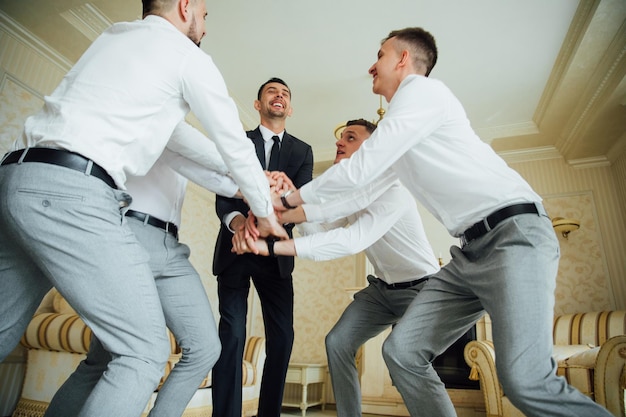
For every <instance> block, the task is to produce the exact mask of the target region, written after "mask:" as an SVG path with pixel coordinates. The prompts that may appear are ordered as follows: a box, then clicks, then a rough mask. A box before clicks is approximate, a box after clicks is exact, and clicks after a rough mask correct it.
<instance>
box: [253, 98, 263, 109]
mask: <svg viewBox="0 0 626 417" xmlns="http://www.w3.org/2000/svg"><path fill="white" fill-rule="evenodd" d="M254 109H255V110H256V111H260V110H261V102H260V101H259V100H254Z"/></svg>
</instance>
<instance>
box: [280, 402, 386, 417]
mask: <svg viewBox="0 0 626 417" xmlns="http://www.w3.org/2000/svg"><path fill="white" fill-rule="evenodd" d="M292 416H293V417H295V416H302V410H300V409H299V408H295V407H283V409H282V412H281V413H280V417H292ZM306 417H337V412H336V411H335V408H334V404H333V405H332V406H329V407H326V410H324V411H322V407H321V406H319V405H317V406H314V407H311V408H307V410H306ZM363 417H385V416H379V415H373V414H363Z"/></svg>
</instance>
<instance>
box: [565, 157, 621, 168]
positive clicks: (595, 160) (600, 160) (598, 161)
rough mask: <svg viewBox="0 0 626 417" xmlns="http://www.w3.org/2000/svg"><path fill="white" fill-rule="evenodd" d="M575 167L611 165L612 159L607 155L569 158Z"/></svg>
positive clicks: (569, 161)
mask: <svg viewBox="0 0 626 417" xmlns="http://www.w3.org/2000/svg"><path fill="white" fill-rule="evenodd" d="M567 163H568V164H570V165H571V166H572V167H574V168H578V169H582V168H598V167H607V166H610V165H611V161H609V159H608V158H607V157H606V156H594V157H591V158H581V159H569V160H568V161H567Z"/></svg>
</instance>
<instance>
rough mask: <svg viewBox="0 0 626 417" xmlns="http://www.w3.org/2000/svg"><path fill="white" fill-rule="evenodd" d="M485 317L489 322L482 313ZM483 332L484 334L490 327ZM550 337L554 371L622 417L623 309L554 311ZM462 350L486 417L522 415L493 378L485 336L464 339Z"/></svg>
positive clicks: (625, 368)
mask: <svg viewBox="0 0 626 417" xmlns="http://www.w3.org/2000/svg"><path fill="white" fill-rule="evenodd" d="M485 321H486V323H487V324H488V325H487V327H490V326H489V323H490V320H489V317H488V316H486V317H485ZM487 333H488V335H489V334H490V329H488V331H487ZM553 338H554V349H553V358H554V360H555V361H556V362H557V365H558V370H557V374H559V375H561V376H563V377H565V378H566V379H567V381H568V382H569V384H570V385H572V386H574V387H575V388H577V389H578V390H579V391H581V392H582V393H583V394H585V395H587V396H589V397H590V398H591V399H593V400H594V401H596V402H597V403H599V404H601V405H602V406H604V407H605V408H607V409H608V410H609V412H611V413H612V414H613V415H614V416H620V417H624V416H625V415H626V414H625V412H624V388H625V387H626V311H599V312H587V313H577V314H564V315H560V316H556V317H555V318H554V326H553ZM464 355H465V361H466V362H467V364H468V365H469V366H470V367H471V373H470V379H478V380H480V388H481V390H482V392H483V395H484V398H485V407H486V415H487V417H494V416H503V417H523V416H524V414H523V413H522V412H521V411H519V410H518V409H517V408H515V406H513V404H511V402H510V401H509V400H508V398H507V397H506V393H505V392H503V390H502V387H501V385H500V383H499V382H498V376H497V375H496V367H495V352H494V348H493V342H492V341H491V337H487V338H486V340H475V341H471V342H469V343H468V344H467V345H466V346H465V350H464Z"/></svg>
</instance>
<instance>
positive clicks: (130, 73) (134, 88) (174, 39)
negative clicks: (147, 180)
mask: <svg viewBox="0 0 626 417" xmlns="http://www.w3.org/2000/svg"><path fill="white" fill-rule="evenodd" d="M190 110H191V111H193V113H194V114H195V115H196V116H197V117H198V119H199V120H200V122H201V123H202V126H203V127H204V128H205V129H206V131H207V133H208V136H209V137H210V138H211V139H212V140H214V141H215V144H216V145H217V148H218V149H219V151H220V153H221V155H222V156H223V158H224V162H225V163H226V166H227V167H228V168H229V171H230V172H231V175H232V176H233V178H234V179H235V181H236V183H237V184H239V186H240V189H241V191H242V193H243V194H244V195H245V196H246V199H247V200H248V202H249V204H250V207H251V208H252V211H253V212H254V213H255V214H256V215H257V216H261V217H266V216H268V215H269V214H270V213H272V212H273V208H272V203H271V199H270V195H269V187H268V182H267V178H266V177H265V175H264V174H263V172H262V170H261V166H260V164H259V161H258V159H257V157H256V153H255V152H254V148H253V147H251V146H250V140H249V139H248V138H247V137H246V134H245V131H244V129H243V127H242V125H241V122H240V120H239V115H238V112H237V107H236V106H235V103H234V102H233V100H232V99H231V98H230V97H229V95H228V91H227V89H226V85H225V83H224V80H223V78H222V75H221V74H220V72H219V70H218V69H217V67H216V66H215V64H214V63H213V61H212V59H211V57H210V56H209V55H207V54H206V53H204V52H203V51H202V50H201V49H200V48H199V47H198V46H197V45H195V44H194V43H193V42H192V41H191V40H190V39H188V38H187V37H186V36H185V35H184V34H183V33H181V32H180V31H179V30H178V29H176V27H174V25H172V24H171V23H170V22H168V21H167V20H165V19H163V18H161V17H159V16H154V15H150V16H147V17H146V18H145V19H143V20H137V21H134V22H122V23H116V24H114V25H112V26H111V27H110V28H109V29H107V30H106V31H105V32H104V33H103V34H102V35H101V36H99V37H98V38H97V39H96V40H95V41H94V42H93V43H92V45H91V46H90V47H89V48H88V49H87V51H86V52H85V53H84V54H83V56H82V57H81V58H80V59H79V60H78V62H77V63H76V65H74V67H73V68H72V69H71V70H70V71H69V72H68V73H67V75H66V76H65V77H64V78H63V80H62V81H61V83H60V85H59V86H58V87H57V88H56V89H55V91H54V92H53V93H52V94H51V95H50V96H46V97H45V99H44V106H43V109H42V110H41V111H40V112H38V113H37V114H35V115H33V116H31V117H29V118H28V119H27V120H26V123H25V127H24V132H23V135H22V137H21V139H18V140H17V141H16V143H15V144H14V145H13V149H20V148H24V147H31V146H48V147H55V148H61V149H66V150H69V151H73V152H77V153H80V154H82V155H83V156H85V157H87V158H89V159H92V160H93V161H95V162H96V163H97V164H99V165H100V166H102V167H103V168H104V169H105V170H106V171H107V172H108V173H109V175H111V177H112V178H113V179H114V180H115V182H116V184H117V186H118V187H120V188H122V189H123V188H124V186H125V183H126V177H127V176H131V175H133V176H138V175H144V174H145V173H146V172H148V170H149V169H150V167H151V166H152V165H153V164H154V162H155V161H156V159H157V158H158V157H159V155H160V154H161V152H162V151H163V149H164V148H165V146H166V143H167V142H168V140H169V139H170V136H171V134H172V132H173V131H174V128H175V127H176V126H177V125H178V123H179V122H180V121H182V120H183V118H184V117H185V115H186V114H187V113H188V112H189V111H190Z"/></svg>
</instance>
